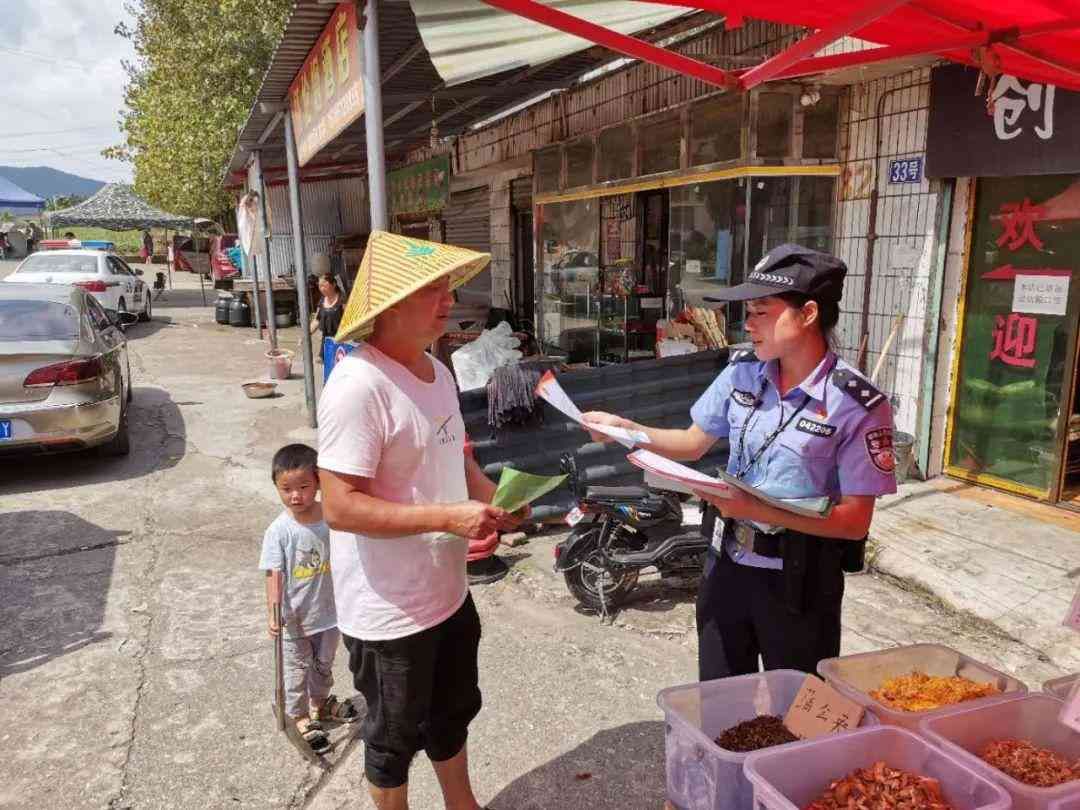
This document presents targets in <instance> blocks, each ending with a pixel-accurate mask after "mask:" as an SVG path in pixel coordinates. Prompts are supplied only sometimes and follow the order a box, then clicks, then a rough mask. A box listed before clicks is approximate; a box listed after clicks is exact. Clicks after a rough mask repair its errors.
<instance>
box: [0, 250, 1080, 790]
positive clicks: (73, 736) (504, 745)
mask: <svg viewBox="0 0 1080 810" xmlns="http://www.w3.org/2000/svg"><path fill="white" fill-rule="evenodd" d="M0 272H2V270H0ZM177 281H178V283H179V284H180V285H182V287H183V288H178V289H176V290H174V291H172V292H171V293H169V294H168V296H167V299H166V300H164V301H161V302H158V303H157V305H156V306H157V309H156V318H155V321H154V322H153V323H151V324H149V325H142V324H140V325H138V326H136V327H134V328H133V329H132V330H131V332H130V338H131V344H130V345H131V351H132V367H133V371H134V375H135V379H136V391H135V403H134V410H133V412H132V430H133V434H132V444H133V452H132V455H131V456H130V457H129V458H127V459H122V460H100V459H97V458H93V457H83V456H71V457H63V458H52V459H42V460H34V461H29V462H25V463H22V462H20V463H15V464H12V463H9V462H5V465H4V467H3V468H0V503H2V505H3V506H2V509H3V511H2V513H0V593H3V594H4V596H5V598H4V599H2V600H0V728H2V729H3V730H2V731H0V744H2V746H3V750H4V752H5V757H3V758H2V759H0V807H13V808H14V807H20V808H21V807H27V806H49V807H57V808H83V807H87V808H99V807H109V808H166V807H168V808H223V807H230V808H231V807H259V808H263V807H291V808H303V807H311V808H333V807H343V806H349V807H359V808H366V807H370V806H371V805H370V801H369V800H368V798H367V795H366V791H365V790H364V786H363V780H362V757H361V755H360V747H359V745H358V744H357V743H356V742H355V741H354V740H353V739H352V737H351V729H350V728H347V727H346V728H340V729H337V730H335V731H334V739H335V749H334V752H333V753H332V755H330V756H329V757H328V758H327V767H326V768H325V769H319V768H313V767H309V766H307V765H306V764H305V763H304V762H303V761H302V760H301V759H300V757H299V756H298V755H297V754H296V753H295V752H293V751H292V750H291V749H290V748H289V747H288V746H287V744H286V743H285V741H284V739H283V737H282V736H281V735H279V734H278V733H276V732H275V731H274V730H273V725H272V718H271V714H270V709H269V701H270V697H271V681H272V668H271V650H270V646H269V641H268V639H267V636H266V634H265V630H264V627H263V625H264V618H263V617H264V607H263V596H262V582H261V576H260V574H259V572H258V571H257V570H256V563H257V558H258V546H259V540H260V537H261V534H262V531H263V529H264V528H265V526H266V525H267V524H268V523H269V522H270V521H271V520H272V519H273V517H274V516H275V515H276V514H277V512H278V510H279V509H280V506H279V504H278V503H277V501H276V498H275V494H274V491H273V488H272V486H271V484H270V481H269V460H270V457H271V455H272V453H273V452H274V450H276V448H277V447H278V446H280V445H281V444H283V443H285V442H287V441H290V440H301V441H313V435H312V431H310V430H308V429H307V428H305V427H304V426H303V425H304V418H303V386H302V381H301V380H300V379H299V378H295V379H293V380H289V381H286V382H285V383H283V384H282V385H281V388H280V390H281V396H279V397H277V398H275V399H268V400H258V401H256V400H247V399H245V398H244V397H243V394H242V392H241V391H240V388H239V383H240V382H241V381H243V380H246V379H250V378H252V377H258V376H261V375H262V373H263V360H262V353H263V351H264V346H262V345H261V344H259V343H258V342H257V341H256V340H255V335H254V332H253V330H238V329H230V328H228V327H222V326H218V325H216V324H214V323H213V314H212V310H210V309H209V308H203V307H202V306H201V305H200V299H199V293H198V287H197V285H195V286H194V287H192V285H191V280H190V279H189V278H187V277H183V276H179V277H177ZM282 339H283V343H284V342H285V341H288V340H292V341H295V340H296V333H295V330H292V331H291V332H285V333H283V335H282ZM922 500H923V502H928V501H929V500H930V496H927V497H926V498H924V499H922ZM918 502H919V501H918V500H908V501H907V502H906V503H907V504H908V505H909V507H910V508H914V504H916V503H918ZM897 509H899V507H897V508H896V509H892V510H885V512H883V514H884V513H886V512H893V513H895V514H897V515H899V512H897V511H896V510H897ZM1013 531H1014V533H1015V528H1014V529H1013ZM557 539H558V537H557V536H556V535H545V536H540V537H533V538H531V539H530V541H529V542H528V543H527V544H526V545H524V546H521V547H519V548H514V549H505V550H503V551H502V554H503V556H504V558H505V559H507V561H508V562H510V563H511V565H512V572H511V574H510V576H509V577H508V578H507V579H505V580H503V581H502V582H500V583H496V584H495V585H492V586H486V587H482V588H476V589H474V595H475V598H476V601H477V605H478V608H479V610H480V614H481V617H482V620H483V622H484V640H483V642H482V648H481V673H482V688H483V690H484V695H485V708H484V710H483V712H482V713H481V715H480V717H479V718H478V719H477V721H476V723H475V724H474V726H473V729H472V736H471V743H470V754H471V758H472V761H473V763H474V769H473V771H474V778H475V782H476V787H477V792H478V795H479V797H480V799H481V801H483V802H485V803H487V804H488V805H489V806H490V807H492V808H494V810H531V809H532V808H556V807H558V808H563V809H564V810H579V809H580V810H584V809H585V808H588V809H589V810H608V808H610V809H611V810H614V809H615V808H658V807H659V806H660V805H661V803H662V800H663V793H664V757H663V747H664V731H663V722H662V715H661V714H660V712H659V710H658V709H657V707H656V704H655V697H656V693H657V692H658V691H659V690H660V689H662V688H664V687H666V686H671V685H675V684H679V683H685V682H688V681H692V680H694V678H695V670H696V663H695V660H696V638H695V636H694V633H693V603H692V598H693V595H692V592H691V591H689V590H687V591H678V590H672V589H670V588H667V587H664V586H662V585H661V584H660V583H658V582H655V581H653V582H646V583H645V584H644V586H643V587H642V589H641V591H640V593H639V595H638V598H637V599H636V600H635V601H634V602H633V604H631V605H630V606H628V607H627V608H626V609H625V610H623V611H621V612H620V613H619V614H618V616H617V617H616V619H615V622H614V625H613V626H607V625H602V624H601V623H600V622H599V621H598V620H597V619H596V617H593V616H587V615H582V614H580V613H578V612H576V611H575V609H574V603H573V600H572V599H571V598H570V597H569V596H568V594H567V593H566V589H565V587H564V586H563V584H562V582H561V580H560V579H559V578H557V577H556V576H555V575H554V574H552V573H551V570H550V563H551V555H552V552H551V549H552V546H553V545H554V543H555V542H556V541H557ZM885 553H886V552H885V551H883V552H882V553H881V555H879V560H881V559H884V556H883V555H884V554H885ZM889 553H893V552H889ZM901 584H903V583H901ZM847 594H848V595H847V599H846V601H845V614H844V624H845V633H844V649H845V651H850V652H855V651H862V650H867V649H877V648H880V647H882V646H887V645H890V644H903V643H910V642H914V641H942V642H943V643H948V644H951V645H952V646H954V647H957V648H958V649H961V650H963V651H964V652H967V653H969V654H971V655H973V656H975V657H977V658H980V659H982V660H985V661H988V662H991V663H993V664H994V665H996V666H999V667H1000V668H1002V669H1005V670H1008V671H1011V672H1014V673H1016V674H1017V675H1019V676H1020V677H1021V678H1023V679H1024V680H1025V681H1026V682H1027V683H1028V684H1029V685H1033V686H1035V685H1037V684H1038V683H1041V681H1042V680H1044V679H1046V678H1048V677H1051V676H1053V675H1057V674H1060V673H1061V671H1062V670H1063V668H1064V667H1063V666H1061V663H1062V662H1064V661H1065V660H1066V659H1065V658H1064V657H1063V656H1060V655H1058V653H1056V652H1055V654H1054V655H1048V654H1045V653H1044V652H1043V651H1042V650H1041V649H1039V648H1038V647H1037V646H1036V643H1037V642H1038V641H1039V639H1037V638H1033V637H1030V636H1027V637H1025V636H1021V635H1017V636H1011V635H1010V634H1008V633H1004V632H1002V631H1001V629H999V628H998V627H997V626H995V625H994V624H993V623H991V622H987V621H976V620H975V619H974V618H973V617H972V616H969V615H967V614H965V613H959V612H956V611H953V610H950V609H948V606H947V605H945V604H944V603H943V602H942V601H940V600H936V599H934V598H930V597H928V596H927V594H925V593H923V592H921V591H919V590H918V589H911V588H908V587H906V586H905V587H900V586H898V585H897V584H896V583H895V582H893V581H892V580H890V579H888V578H884V577H879V576H874V575H859V576H855V577H851V578H849V580H848V591H847ZM1018 601H1020V600H1018ZM1015 609H1016V608H1014V610H1015ZM1017 638H1024V639H1025V642H1023V643H1022V642H1020V641H1017V640H1016V639H1017ZM1055 649H1056V648H1055ZM342 652H343V651H342ZM336 676H337V678H338V685H337V690H336V691H337V692H338V693H339V694H351V693H352V691H353V690H352V689H351V683H350V679H349V675H348V672H347V669H346V667H345V661H344V658H343V656H339V659H338V662H337V667H336ZM423 759H424V758H423V756H421V757H420V758H419V761H418V762H417V763H416V765H415V766H414V770H413V784H412V791H413V797H414V798H413V807H414V808H417V809H418V810H433V809H437V808H438V807H441V801H440V799H439V794H438V788H437V786H436V784H435V781H434V778H433V775H432V772H431V769H430V767H429V766H428V765H427V763H426V762H424V761H423Z"/></svg>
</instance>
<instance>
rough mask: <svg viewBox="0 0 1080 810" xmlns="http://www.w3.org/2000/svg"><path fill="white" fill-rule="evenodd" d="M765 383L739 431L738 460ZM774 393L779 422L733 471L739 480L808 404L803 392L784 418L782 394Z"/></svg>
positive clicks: (808, 396) (743, 450)
mask: <svg viewBox="0 0 1080 810" xmlns="http://www.w3.org/2000/svg"><path fill="white" fill-rule="evenodd" d="M836 363H837V361H836V360H834V361H833V364H832V368H830V369H829V371H828V374H832V372H833V370H834V369H835V368H836ZM766 384H767V383H766V381H765V380H764V379H763V380H762V381H761V386H760V387H759V388H758V394H757V396H756V397H754V405H753V408H752V409H751V410H750V413H749V414H747V416H746V420H745V421H744V422H743V424H742V429H741V430H740V431H739V460H740V461H741V460H742V459H743V456H744V455H745V453H746V429H747V428H748V427H749V426H750V420H751V419H752V418H753V417H754V414H756V413H757V409H758V408H759V407H761V398H762V397H763V396H764V395H765V387H766ZM776 393H777V398H778V400H777V405H778V406H779V407H780V419H779V422H778V424H777V425H776V429H775V430H773V432H772V433H770V434H769V435H768V436H766V437H765V441H764V442H763V443H762V445H761V446H760V447H759V448H758V449H757V451H756V452H755V453H754V455H753V456H752V457H751V458H749V459H748V460H747V461H746V463H745V464H743V465H742V466H741V467H739V471H738V472H737V473H735V477H736V478H738V479H739V480H742V477H743V476H744V475H746V474H747V473H748V472H750V470H752V469H754V465H755V464H757V463H758V460H759V459H760V458H761V457H762V455H764V453H765V451H766V450H768V449H769V448H770V447H771V446H772V443H773V442H774V441H776V437H777V436H779V435H780V434H781V433H783V432H784V431H785V430H787V428H788V426H789V425H791V423H792V422H793V421H794V420H795V417H796V416H798V415H799V414H800V413H802V410H803V408H805V407H806V406H807V405H808V404H810V395H809V394H805V395H804V396H803V401H802V402H800V403H799V407H797V408H795V410H793V411H792V412H791V414H790V415H789V416H788V418H787V419H785V418H784V398H783V397H782V396H780V392H779V391H777V392H776Z"/></svg>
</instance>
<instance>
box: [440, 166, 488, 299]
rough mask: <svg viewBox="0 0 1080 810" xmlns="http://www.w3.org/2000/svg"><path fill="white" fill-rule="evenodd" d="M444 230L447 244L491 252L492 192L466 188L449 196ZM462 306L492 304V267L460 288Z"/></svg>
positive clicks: (444, 215) (484, 187) (482, 187)
mask: <svg viewBox="0 0 1080 810" xmlns="http://www.w3.org/2000/svg"><path fill="white" fill-rule="evenodd" d="M443 227H444V232H445V234H446V237H445V242H446V244H448V245H457V246H458V247H465V248H469V249H471V250H478V251H480V252H481V253H490V252H491V189H490V188H489V187H488V186H481V187H480V188H474V189H469V190H468V191H465V192H461V193H459V194H452V195H451V196H450V204H449V205H448V206H447V207H446V209H445V210H444V211H443ZM458 298H459V300H460V301H461V302H462V303H463V304H480V303H483V304H488V305H490V303H491V268H490V267H489V268H487V269H486V270H484V272H482V273H480V274H479V275H478V276H476V277H475V278H474V279H473V280H472V281H470V282H469V283H468V284H466V285H465V286H464V287H462V288H461V289H460V291H459V294H458Z"/></svg>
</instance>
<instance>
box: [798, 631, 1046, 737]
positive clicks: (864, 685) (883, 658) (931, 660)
mask: <svg viewBox="0 0 1080 810" xmlns="http://www.w3.org/2000/svg"><path fill="white" fill-rule="evenodd" d="M915 670H918V671H919V672H923V673H926V674H927V675H938V676H943V677H949V676H952V675H960V676H961V677H964V678H970V679H971V680H973V681H977V682H979V683H993V684H995V685H996V686H997V687H998V689H1000V690H1001V694H999V695H993V696H991V697H985V698H978V699H977V700H969V701H965V702H964V703H963V704H962V705H963V706H980V705H984V704H987V703H994V702H997V701H999V700H1002V698H1003V696H1004V695H1007V694H1010V693H1018V692H1019V693H1023V692H1027V686H1025V685H1024V683H1023V682H1022V681H1018V680H1017V679H1016V678H1014V677H1012V676H1011V675H1006V674H1005V673H1004V672H1001V671H999V670H996V669H994V668H993V667H990V666H987V665H986V664H983V663H980V662H979V661H976V660H975V659H974V658H969V657H968V656H966V655H964V654H963V653H961V652H957V651H956V650H954V649H953V648H952V647H946V646H945V645H944V644H912V645H910V646H907V647H893V648H892V649H888V650H877V651H875V652H868V653H860V654H859V655H847V656H842V657H840V658H828V659H826V660H824V661H822V662H821V663H819V664H818V673H819V674H820V675H821V677H822V678H824V679H825V681H826V682H827V683H828V684H829V685H830V686H832V687H833V688H834V689H836V690H837V691H838V692H840V693H841V694H843V695H846V696H847V697H849V698H851V699H852V700H854V701H856V702H857V703H859V704H861V705H863V706H866V707H868V708H869V709H870V710H871V711H873V713H874V714H875V715H877V718H878V720H880V721H881V723H882V725H887V726H901V727H903V728H907V729H910V730H911V731H918V729H919V723H920V722H921V721H922V720H923V719H924V718H927V717H934V716H936V715H939V714H943V713H945V712H948V711H951V710H952V709H953V708H955V706H942V707H941V708H939V709H928V710H927V711H922V712H902V711H898V710H896V709H890V708H888V707H887V706H884V705H882V704H881V703H879V702H878V701H876V700H874V699H873V698H872V697H870V692H872V691H874V690H876V689H878V688H880V686H881V684H882V683H884V682H885V681H886V680H888V679H889V678H894V677H896V676H898V675H907V674H910V673H911V672H913V671H915Z"/></svg>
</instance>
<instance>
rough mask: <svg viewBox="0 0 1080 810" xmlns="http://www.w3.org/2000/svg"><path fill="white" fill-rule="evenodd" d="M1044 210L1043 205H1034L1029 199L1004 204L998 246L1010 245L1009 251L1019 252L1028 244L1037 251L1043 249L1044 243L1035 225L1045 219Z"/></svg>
mask: <svg viewBox="0 0 1080 810" xmlns="http://www.w3.org/2000/svg"><path fill="white" fill-rule="evenodd" d="M1043 215H1044V209H1043V207H1042V206H1041V205H1032V204H1031V200H1030V199H1029V198H1028V197H1024V201H1023V202H1018V203H1002V206H1001V227H1002V228H1003V230H1002V232H1001V236H999V237H998V240H997V245H998V247H1002V246H1003V245H1006V243H1008V245H1007V246H1008V248H1009V250H1019V249H1020V248H1022V247H1023V246H1024V245H1026V244H1031V246H1032V247H1034V248H1035V249H1036V250H1042V249H1043V241H1042V240H1041V239H1040V238H1039V235H1038V234H1037V233H1035V223H1036V222H1038V221H1039V220H1041V219H1042V218H1043Z"/></svg>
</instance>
